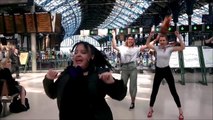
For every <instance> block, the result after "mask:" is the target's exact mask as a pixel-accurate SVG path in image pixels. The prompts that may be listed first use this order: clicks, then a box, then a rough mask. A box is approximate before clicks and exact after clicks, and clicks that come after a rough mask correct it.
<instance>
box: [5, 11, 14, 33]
mask: <svg viewBox="0 0 213 120" xmlns="http://www.w3.org/2000/svg"><path fill="white" fill-rule="evenodd" d="M4 23H5V32H6V33H7V34H11V33H12V34H13V33H15V26H14V19H13V15H8V14H5V15H4Z"/></svg>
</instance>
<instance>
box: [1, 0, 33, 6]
mask: <svg viewBox="0 0 213 120" xmlns="http://www.w3.org/2000/svg"><path fill="white" fill-rule="evenodd" d="M33 2H34V0H0V5H5V6H6V5H7V6H8V5H17V6H32V5H33Z"/></svg>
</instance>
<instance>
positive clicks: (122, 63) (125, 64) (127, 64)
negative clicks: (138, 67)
mask: <svg viewBox="0 0 213 120" xmlns="http://www.w3.org/2000/svg"><path fill="white" fill-rule="evenodd" d="M132 63H135V62H134V61H132V62H128V63H121V65H129V64H132Z"/></svg>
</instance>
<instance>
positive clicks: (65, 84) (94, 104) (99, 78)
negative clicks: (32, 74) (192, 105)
mask: <svg viewBox="0 0 213 120" xmlns="http://www.w3.org/2000/svg"><path fill="white" fill-rule="evenodd" d="M174 34H175V35H176V37H177V38H178V39H179V45H177V46H176V45H171V44H169V40H168V37H167V34H166V33H159V34H158V35H157V37H156V38H153V36H154V32H153V31H151V32H150V34H149V36H148V38H147V40H146V44H145V45H141V46H136V41H135V39H134V37H133V36H131V35H129V36H127V37H126V40H125V41H124V42H123V43H124V44H122V45H120V46H118V45H117V40H116V33H115V31H114V30H113V31H112V48H113V49H114V50H115V51H116V54H117V56H116V58H117V59H118V61H119V64H120V70H121V72H120V74H121V78H120V79H115V78H114V77H113V75H112V71H113V67H115V66H112V64H111V63H110V62H109V57H107V56H106V54H103V53H102V51H100V50H98V49H97V48H96V47H95V46H93V45H92V44H90V43H88V42H84V41H80V42H78V43H76V44H75V45H74V46H73V48H72V49H71V51H70V52H71V53H72V58H70V62H69V64H68V66H67V67H66V68H65V69H64V70H63V71H62V72H61V73H59V72H58V71H57V70H54V69H49V70H48V72H47V73H46V75H45V76H44V79H43V87H44V91H45V93H46V95H47V96H48V97H49V98H51V99H57V106H58V110H59V119H60V120H66V119H72V118H78V119H87V120H113V113H112V111H111V109H110V106H109V105H108V104H107V101H106V100H105V96H107V95H108V96H110V97H111V98H112V99H115V100H118V101H121V100H123V99H124V98H125V96H126V95H127V90H129V93H130V97H131V101H130V106H129V110H132V109H134V108H135V107H136V104H135V103H136V96H137V86H138V85H137V76H138V71H137V66H138V62H137V61H138V56H140V55H141V54H143V53H145V51H146V50H148V51H149V52H147V53H149V54H150V55H151V56H153V57H154V58H153V59H154V60H153V61H155V62H154V63H153V64H154V66H155V68H154V69H155V75H154V80H153V86H152V92H151V96H150V103H149V110H148V114H147V117H148V118H150V117H152V115H153V112H154V108H153V107H154V103H155V100H156V97H157V94H158V90H159V87H160V83H161V82H162V80H163V79H164V78H165V80H166V82H167V83H168V87H169V90H170V92H171V94H172V96H173V98H174V101H175V103H176V105H177V108H178V110H179V115H178V116H179V120H183V119H184V115H183V110H182V106H181V102H180V98H179V95H178V93H177V90H176V87H175V80H174V77H173V74H172V71H171V68H170V66H169V60H170V56H171V54H172V52H174V51H183V50H184V48H185V44H184V42H183V40H182V37H181V35H180V34H179V32H178V31H175V32H174ZM152 39H154V40H152ZM212 41H213V37H212V38H210V39H208V40H206V41H205V44H206V45H211V44H212V43H213V42H212ZM113 56H115V53H114V54H113ZM144 56H145V54H144ZM146 56H149V55H146ZM114 58H115V57H113V58H112V59H114ZM147 58H148V57H147ZM19 66H20V60H19V51H18V49H17V48H14V49H13V50H12V52H11V53H10V54H3V52H2V49H1V48H0V79H4V80H7V83H8V86H9V87H8V88H9V94H10V95H12V94H14V93H18V94H19V95H20V99H21V103H22V105H23V111H26V110H28V109H29V108H28V107H27V105H26V104H25V100H26V99H25V98H26V90H25V88H24V87H23V86H21V85H20V84H19V82H17V81H16V80H15V79H19V78H20V75H19ZM13 73H15V74H16V77H15V78H13V77H12V74H13ZM128 83H129V86H127V85H128ZM0 102H1V101H0ZM68 109H69V110H68ZM1 110H2V104H0V112H1ZM82 114H83V115H82Z"/></svg>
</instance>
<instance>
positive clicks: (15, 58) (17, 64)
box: [10, 48, 21, 79]
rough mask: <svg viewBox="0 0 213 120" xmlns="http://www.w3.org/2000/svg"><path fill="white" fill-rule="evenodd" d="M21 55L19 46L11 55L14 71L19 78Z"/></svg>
mask: <svg viewBox="0 0 213 120" xmlns="http://www.w3.org/2000/svg"><path fill="white" fill-rule="evenodd" d="M19 55H20V53H19V50H18V49H17V48H15V49H14V50H13V51H12V53H11V55H10V59H11V60H12V73H14V72H15V74H16V78H17V79H19V78H20V76H19V73H20V70H19V67H20V65H21V63H20V59H19Z"/></svg>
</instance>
